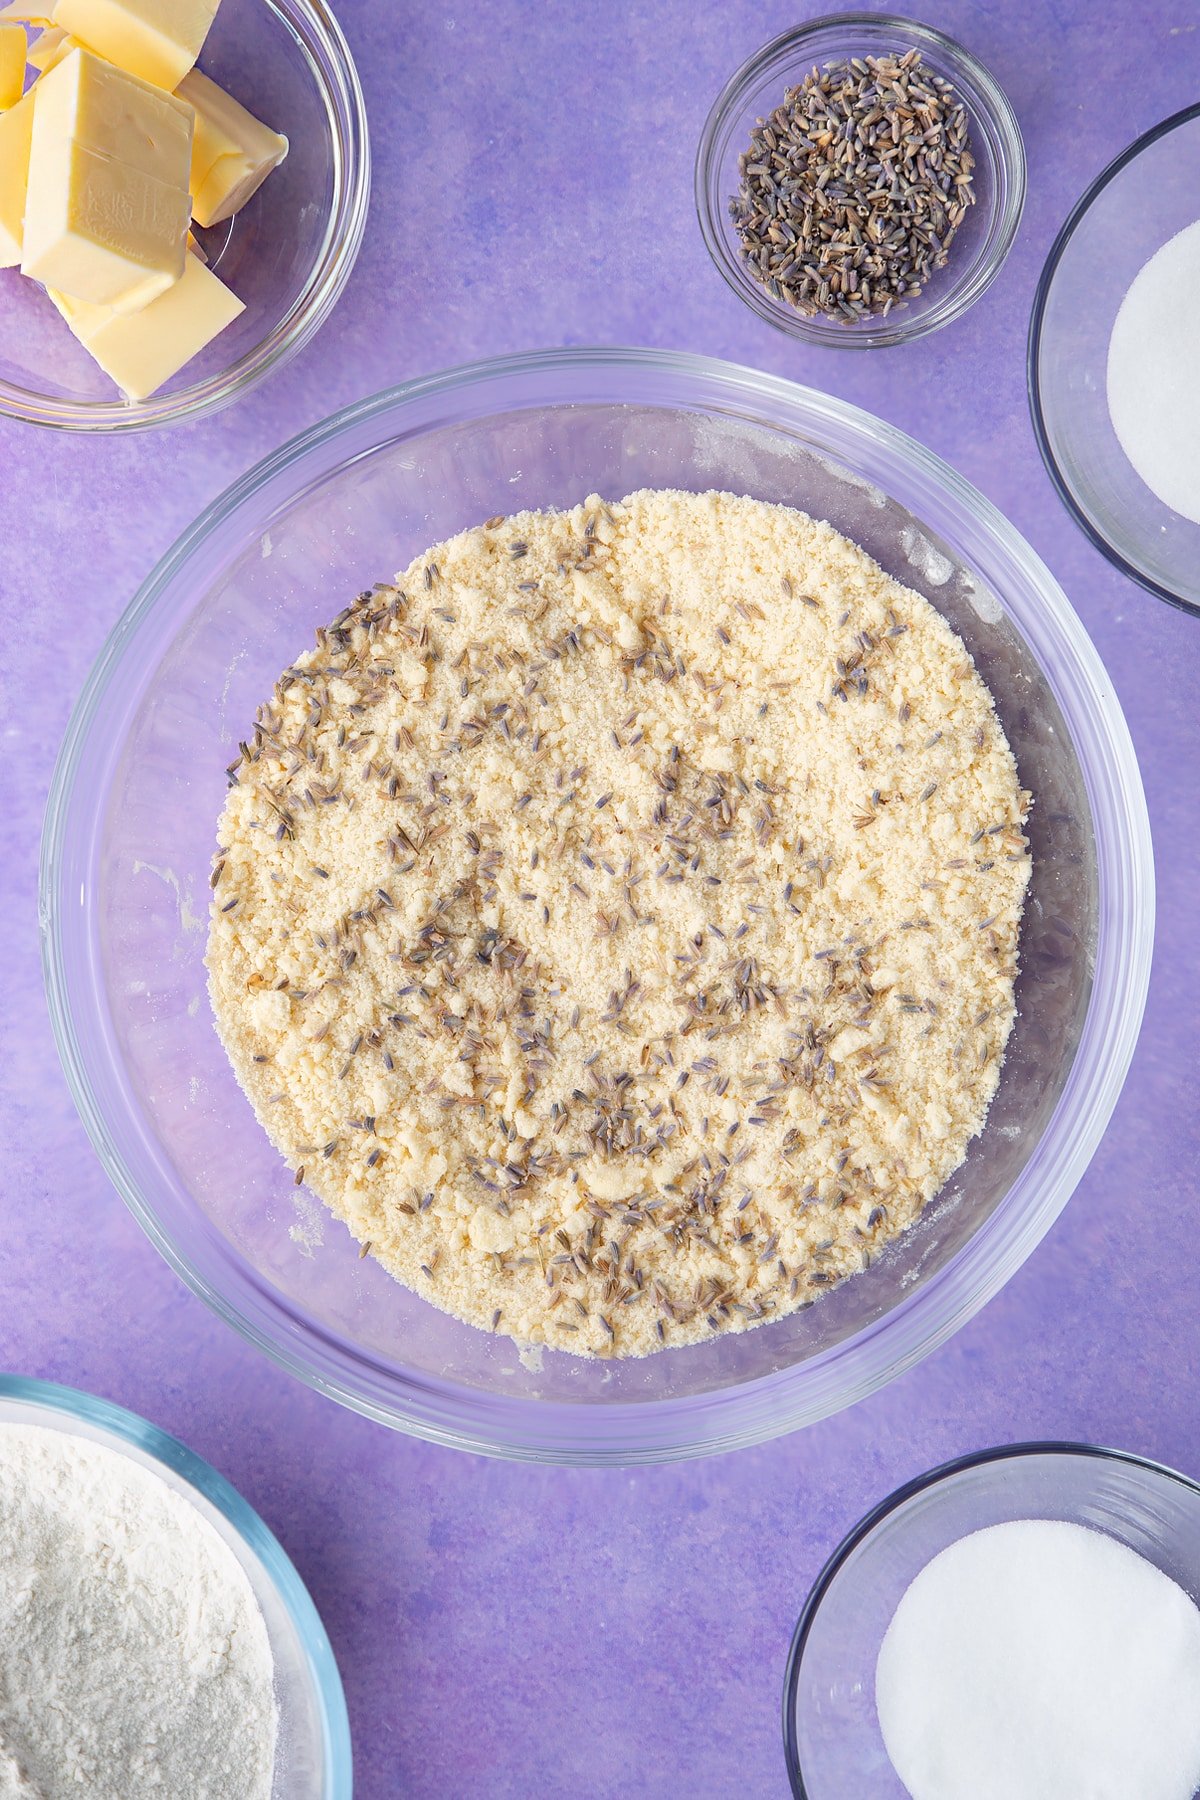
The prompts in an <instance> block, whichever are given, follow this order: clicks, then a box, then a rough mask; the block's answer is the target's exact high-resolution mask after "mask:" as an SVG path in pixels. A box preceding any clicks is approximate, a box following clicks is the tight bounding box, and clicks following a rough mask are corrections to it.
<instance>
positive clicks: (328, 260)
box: [0, 0, 371, 435]
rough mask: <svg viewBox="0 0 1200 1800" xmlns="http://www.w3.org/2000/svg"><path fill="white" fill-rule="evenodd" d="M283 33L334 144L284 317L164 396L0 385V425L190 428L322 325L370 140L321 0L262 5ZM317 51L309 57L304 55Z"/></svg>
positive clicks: (353, 233) (349, 69)
mask: <svg viewBox="0 0 1200 1800" xmlns="http://www.w3.org/2000/svg"><path fill="white" fill-rule="evenodd" d="M266 4H267V5H268V6H269V8H270V10H271V11H272V12H274V13H275V14H276V15H277V17H279V18H280V19H281V21H282V22H283V23H284V24H285V26H286V27H287V28H288V29H289V30H294V29H295V23H296V19H297V18H299V19H301V20H303V22H304V24H305V26H306V28H307V31H308V33H309V35H310V39H311V42H310V43H308V44H306V52H307V53H308V54H307V60H308V62H309V65H310V68H311V69H312V73H313V78H314V80H315V81H316V84H317V88H318V91H319V92H320V95H321V100H322V104H323V108H324V111H325V115H326V117H327V119H328V120H329V124H330V131H331V135H332V136H333V138H334V141H335V144H336V145H338V146H339V150H338V154H337V156H336V157H335V168H337V167H338V166H340V167H341V169H342V179H341V182H340V184H339V183H337V182H335V186H334V194H333V204H332V207H331V209H330V212H329V216H328V218H327V220H326V224H325V236H324V240H323V242H322V244H321V248H320V253H319V256H318V260H317V262H316V264H315V265H314V268H313V270H312V271H311V273H310V274H309V276H308V279H307V281H306V282H305V286H304V290H303V292H302V294H301V296H300V298H299V300H298V301H297V302H296V304H295V306H293V308H292V309H291V311H290V313H289V315H288V317H287V318H286V319H285V320H283V321H282V322H280V323H279V324H276V325H274V326H272V328H271V329H270V330H269V331H268V332H267V334H266V336H265V337H263V338H261V339H260V340H259V342H258V343H257V344H255V345H254V347H253V348H252V349H251V350H249V351H247V352H246V354H245V355H244V356H243V357H241V358H239V361H238V362H237V363H235V364H234V365H232V367H230V368H228V369H223V370H221V371H219V372H218V373H217V374H215V375H212V376H210V377H209V378H208V380H206V381H203V382H200V383H197V384H195V385H194V386H192V387H188V388H183V389H181V390H180V391H179V392H177V393H174V394H156V395H151V396H150V398H149V399H147V400H141V401H138V402H136V403H135V404H130V403H129V402H128V401H125V400H123V399H106V400H64V399H60V398H58V397H57V396H55V395H50V394H42V393H39V392H38V391H37V390H36V389H35V388H27V387H22V386H19V385H18V384H17V383H15V382H8V381H3V380H0V419H3V418H9V419H14V420H17V421H19V422H21V423H24V424H29V425H37V426H41V427H43V428H44V429H47V430H51V431H77V432H83V433H92V434H96V435H111V434H114V433H118V432H132V431H152V430H154V429H156V428H157V427H159V426H163V425H179V424H191V423H193V422H194V421H196V420H197V419H204V418H208V417H209V416H211V415H212V414H213V413H218V412H221V411H223V410H224V408H225V407H227V406H231V405H232V404H233V403H234V401H236V400H240V399H241V398H242V396H243V395H245V394H248V393H250V392H251V391H252V390H253V389H254V388H256V387H257V386H258V385H259V383H260V382H261V381H264V380H265V379H266V378H267V377H268V376H269V375H271V374H272V373H274V371H275V370H277V369H280V368H282V367H283V365H284V364H285V363H287V362H290V361H291V359H292V357H293V356H295V355H296V354H297V353H298V352H299V351H300V350H302V349H303V348H304V346H305V345H306V344H307V343H309V342H310V341H311V339H312V338H313V337H314V336H315V335H316V333H317V332H318V331H319V330H320V329H321V327H322V325H324V324H325V322H326V320H327V319H328V317H329V315H330V313H331V312H332V311H333V309H334V307H335V306H336V305H337V303H338V301H339V300H340V298H341V296H342V293H343V291H344V289H345V287H346V283H347V282H348V281H349V279H350V276H351V274H352V273H353V270H354V265H355V262H356V261H357V259H358V253H359V250H360V249H361V248H362V241H363V234H364V232H365V230H366V224H367V213H368V211H369V208H370V199H371V140H370V131H369V127H368V124H367V104H366V96H365V95H364V93H363V88H362V82H361V80H360V79H359V74H358V70H357V68H356V66H355V62H354V57H353V55H352V54H351V51H350V46H349V44H348V42H347V41H346V36H345V33H344V32H343V30H342V27H341V25H340V24H339V23H338V20H337V18H336V16H335V15H334V13H333V11H332V10H331V8H330V7H329V5H328V4H327V0H266ZM314 46H315V47H316V49H317V50H319V52H320V55H319V58H317V57H314V56H313V54H312V49H313V47H314Z"/></svg>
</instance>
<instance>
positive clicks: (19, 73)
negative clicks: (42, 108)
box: [0, 25, 26, 112]
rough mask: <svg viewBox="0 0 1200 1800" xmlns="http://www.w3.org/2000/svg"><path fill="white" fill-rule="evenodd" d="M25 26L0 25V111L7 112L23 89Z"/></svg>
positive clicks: (19, 96) (15, 102)
mask: <svg viewBox="0 0 1200 1800" xmlns="http://www.w3.org/2000/svg"><path fill="white" fill-rule="evenodd" d="M25 49H26V43H25V27H24V26H23V25H0V112H8V111H9V110H10V109H11V108H12V107H14V106H15V105H16V104H17V101H18V100H19V99H20V98H21V95H22V94H23V93H24V91H25Z"/></svg>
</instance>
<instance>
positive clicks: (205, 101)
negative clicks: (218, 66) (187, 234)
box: [177, 69, 288, 225]
mask: <svg viewBox="0 0 1200 1800" xmlns="http://www.w3.org/2000/svg"><path fill="white" fill-rule="evenodd" d="M177 93H178V96H179V98H180V99H181V100H186V101H187V102H188V104H189V105H190V106H192V107H194V109H195V113H196V132H195V137H194V139H193V143H192V216H193V218H194V219H195V221H196V223H197V225H219V224H220V222H221V220H222V219H231V218H232V217H233V215H234V213H236V212H240V211H241V209H242V207H243V206H245V204H246V202H247V200H249V199H250V197H251V196H252V195H253V194H256V193H257V192H258V189H259V188H260V187H261V186H262V184H263V182H264V181H265V180H266V179H267V176H268V175H269V174H270V173H271V170H272V169H277V168H278V167H279V165H280V163H281V162H282V161H283V159H284V157H285V156H286V155H287V153H288V141H287V139H286V138H285V137H281V136H280V134H279V133H278V132H277V131H272V130H271V129H270V128H269V126H266V125H264V124H263V123H262V120H261V119H256V118H255V116H254V114H253V113H252V112H247V110H246V108H245V107H244V106H243V105H242V104H241V102H240V101H238V100H235V99H234V98H233V95H232V94H227V93H226V92H225V90H224V88H221V87H218V86H217V84H216V82H215V81H210V80H209V78H208V76H207V75H202V74H201V73H200V70H199V69H193V70H192V71H191V73H190V74H188V75H185V76H184V78H183V80H182V81H181V82H180V84H179V87H178V89H177Z"/></svg>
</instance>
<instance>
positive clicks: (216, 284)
mask: <svg viewBox="0 0 1200 1800" xmlns="http://www.w3.org/2000/svg"><path fill="white" fill-rule="evenodd" d="M47 292H48V293H49V295H50V298H51V300H53V302H54V304H55V306H57V308H58V310H59V312H60V313H61V314H62V316H63V318H64V319H65V320H66V321H67V324H68V325H69V326H70V327H71V330H72V331H73V332H74V333H75V336H76V337H77V338H78V339H79V341H80V343H81V344H82V345H83V347H84V349H85V350H87V351H88V353H89V354H90V355H91V356H93V357H94V358H95V360H96V361H97V362H98V363H99V364H100V367H101V368H102V369H103V370H104V372H105V374H106V375H110V376H111V377H112V379H113V380H114V381H115V382H116V384H117V386H118V387H119V388H120V389H121V390H122V392H123V393H125V394H126V395H127V396H128V398H129V399H130V400H146V399H148V398H149V396H150V395H151V394H154V393H157V391H158V389H159V388H160V387H162V385H163V383H164V382H166V381H169V380H170V379H171V377H172V375H175V374H177V373H178V372H179V370H180V369H182V368H183V366H184V364H185V363H189V362H190V361H191V360H192V358H193V356H197V355H199V353H200V351H201V350H203V349H204V347H205V345H206V344H211V342H212V340H213V339H214V338H215V337H216V336H217V334H218V333H219V332H222V331H224V329H225V327H226V326H227V325H231V324H232V323H233V321H234V320H235V319H236V318H237V316H238V314H239V313H241V312H244V311H245V307H244V306H243V305H242V302H241V301H240V300H239V299H238V297H237V295H236V294H233V293H231V292H230V291H229V289H228V288H227V287H226V286H225V283H224V282H223V281H219V280H218V279H217V277H216V276H215V275H214V274H213V273H212V271H211V270H210V269H206V268H205V266H204V264H203V263H202V262H201V261H200V260H199V259H198V258H197V257H195V256H189V257H188V258H187V267H186V269H185V270H184V274H183V279H182V281H177V282H176V283H175V285H174V287H169V288H168V289H167V290H166V292H165V293H164V294H160V295H159V296H158V298H157V300H152V301H151V302H150V304H149V306H147V307H145V308H143V310H142V311H141V312H140V313H137V314H135V315H134V316H132V317H130V316H129V315H128V314H123V313H119V312H114V310H113V309H112V307H110V306H91V305H89V304H88V303H87V302H86V301H81V300H74V299H72V298H71V297H70V296H69V295H66V294H60V293H57V292H55V291H53V290H52V289H47Z"/></svg>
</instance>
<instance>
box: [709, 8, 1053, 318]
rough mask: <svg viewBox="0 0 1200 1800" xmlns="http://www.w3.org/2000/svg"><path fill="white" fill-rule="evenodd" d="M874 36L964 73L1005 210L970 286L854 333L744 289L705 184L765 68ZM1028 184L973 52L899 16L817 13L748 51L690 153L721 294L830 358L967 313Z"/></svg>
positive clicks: (999, 256)
mask: <svg viewBox="0 0 1200 1800" xmlns="http://www.w3.org/2000/svg"><path fill="white" fill-rule="evenodd" d="M835 26H836V27H848V28H851V29H855V28H859V29H861V28H864V27H866V28H874V27H881V28H882V27H886V28H887V30H889V31H892V30H895V31H896V32H897V34H898V35H903V36H908V37H910V38H911V39H913V40H915V41H917V42H918V43H919V45H920V47H921V48H922V49H932V50H936V51H938V52H939V53H941V54H942V55H943V57H944V58H945V60H946V63H947V65H948V66H949V67H950V69H951V71H953V68H954V65H955V64H956V63H957V64H958V65H960V66H962V67H963V68H965V69H966V70H967V71H968V72H969V74H970V76H971V78H972V80H973V81H974V82H975V84H976V86H977V87H978V88H979V90H980V91H981V92H982V93H984V94H985V95H986V97H987V101H988V108H989V114H990V120H989V122H990V124H991V126H992V128H993V131H994V132H995V135H996V137H997V139H998V142H999V144H1000V152H1001V153H1000V157H999V160H1000V163H1001V164H1002V166H1003V170H1004V173H1005V175H1006V177H1007V179H1008V182H1009V184H1010V192H1009V194H1008V196H1007V199H1006V203H1005V206H1004V208H1003V209H1002V210H1001V209H999V208H998V207H996V206H995V205H994V206H993V212H994V213H995V215H996V216H997V217H998V218H999V220H1000V231H999V235H998V236H997V239H996V242H995V244H994V245H993V248H992V251H991V253H990V255H989V256H988V257H987V258H986V259H985V260H984V261H983V262H982V263H981V264H980V266H979V268H978V269H977V271H976V274H975V276H974V278H973V279H972V280H970V281H963V282H960V283H958V284H954V283H951V284H950V285H949V286H948V288H947V291H946V294H945V296H944V298H943V300H942V301H940V302H938V303H935V304H934V305H932V306H930V307H929V308H928V309H927V311H925V312H923V313H917V314H913V315H911V316H909V317H907V318H906V316H905V314H904V313H903V312H902V311H899V310H897V312H896V314H895V319H896V322H895V324H889V323H888V322H887V321H886V320H884V321H882V322H881V324H880V325H879V327H878V328H877V329H871V330H868V331H862V332H856V331H851V330H845V329H843V328H841V327H839V326H838V325H837V324H836V322H828V321H826V322H821V321H814V320H812V319H806V318H805V317H804V316H803V314H801V313H796V314H795V315H794V316H792V315H791V314H790V313H787V312H784V311H783V310H782V309H781V307H780V305H779V303H778V302H776V301H774V300H772V299H771V297H770V295H768V294H767V293H766V291H765V289H762V290H760V288H759V284H758V283H757V282H754V283H752V284H747V282H746V280H745V277H744V275H743V273H742V270H741V268H740V265H739V264H738V263H737V260H736V257H735V256H734V254H733V252H732V250H731V249H730V245H729V242H728V237H727V233H726V231H725V230H724V229H723V225H722V221H721V219H719V218H718V217H717V215H716V212H715V209H714V206H713V203H712V200H711V198H710V195H709V182H708V176H709V173H710V168H711V165H712V162H713V158H714V155H715V151H716V144H717V139H718V136H719V134H720V132H721V130H722V128H723V126H724V124H725V122H726V119H727V118H728V117H729V115H731V114H732V113H733V112H734V111H735V110H736V109H738V108H740V107H741V105H742V104H743V103H744V98H745V93H746V89H747V88H748V87H749V86H750V84H751V82H752V81H753V80H754V79H756V78H757V76H758V75H759V73H760V72H761V71H763V70H764V69H766V68H767V67H768V65H769V64H771V63H773V62H775V61H778V60H781V59H782V58H783V57H784V56H785V55H791V56H793V57H795V58H796V59H797V60H798V56H799V52H800V50H801V49H802V47H803V45H804V44H805V43H806V42H807V41H809V40H811V39H812V38H813V37H814V36H816V34H818V33H820V32H824V31H827V30H829V29H830V28H831V27H835ZM1027 182H1028V169H1027V162H1026V156H1025V141H1024V138H1023V137H1022V135H1021V126H1020V122H1019V120H1018V118H1017V115H1016V111H1015V109H1014V107H1013V104H1012V102H1011V100H1010V99H1009V97H1008V94H1007V93H1006V92H1005V90H1004V88H1003V87H1002V86H1001V84H1000V82H999V81H997V79H996V77H995V76H994V75H993V74H992V72H991V70H990V69H989V68H988V67H987V65H986V63H984V62H982V61H981V60H980V58H979V57H977V56H976V55H975V54H974V52H973V51H971V50H968V49H967V48H966V47H965V46H964V45H963V44H960V43H959V41H958V39H957V38H953V37H951V36H950V35H949V33H948V32H944V31H941V30H940V29H939V28H938V27H937V26H935V25H929V24H926V23H925V22H924V21H921V20H918V19H910V18H908V17H906V16H905V15H904V14H901V13H879V12H866V11H852V12H840V13H823V14H821V15H820V16H819V17H818V18H815V19H806V20H805V21H804V22H803V24H801V25H794V26H791V27H789V29H788V30H786V31H781V32H780V33H779V34H778V35H777V36H776V37H774V38H772V39H771V40H770V42H769V43H766V44H764V45H763V46H762V47H761V49H759V50H756V51H754V52H753V53H752V54H751V55H750V56H748V57H747V58H746V59H745V61H744V62H743V63H742V64H741V65H740V66H739V67H738V68H737V69H735V70H734V72H733V74H732V75H731V76H730V77H729V79H728V80H727V81H726V82H725V85H724V86H723V87H722V89H721V91H720V93H719V94H718V95H717V97H716V99H715V100H714V101H713V103H712V106H711V107H710V108H709V111H708V116H707V117H706V119H705V121H704V125H703V128H702V129H701V132H700V139H699V143H698V144H697V146H696V160H695V167H694V172H693V195H694V201H695V207H696V215H697V218H698V220H699V224H700V233H701V236H702V237H703V239H704V245H705V248H706V249H707V251H708V253H709V256H710V257H711V258H712V260H713V262H714V264H715V265H716V267H717V270H718V272H719V273H720V275H721V278H722V280H723V281H724V282H725V284H726V286H727V287H728V288H729V289H730V290H731V291H732V292H733V293H734V294H736V295H737V297H738V299H739V300H740V301H741V302H742V304H743V305H744V306H748V307H749V308H750V310H751V311H752V312H755V313H757V314H758V316H759V318H760V319H763V320H765V322H766V323H767V324H768V325H772V326H774V327H775V329H776V330H777V331H781V332H783V333H784V335H785V336H786V337H792V338H798V339H800V340H801V341H802V342H805V343H813V344H820V345H821V346H822V347H823V348H825V349H831V350H885V349H888V348H890V347H891V346H893V345H895V344H901V343H908V342H915V341H916V340H917V339H918V338H921V337H927V336H928V335H929V334H930V333H931V332H934V331H940V330H941V328H942V326H944V325H949V324H951V323H952V322H953V321H954V320H955V319H958V318H961V317H962V315H963V314H964V313H965V312H967V311H968V310H969V309H970V307H972V306H973V305H974V304H975V302H976V300H978V299H979V298H980V297H981V296H982V295H983V294H984V293H985V292H986V291H987V289H988V288H989V287H990V286H991V285H992V282H993V281H994V280H995V279H996V277H997V275H998V274H999V273H1000V270H1001V269H1002V268H1003V266H1004V263H1005V262H1006V261H1007V258H1008V253H1009V251H1010V250H1011V249H1012V246H1013V241H1014V239H1015V238H1016V235H1017V231H1018V228H1019V227H1020V223H1021V215H1022V212H1023V211H1024V206H1025V192H1026V187H1027Z"/></svg>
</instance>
